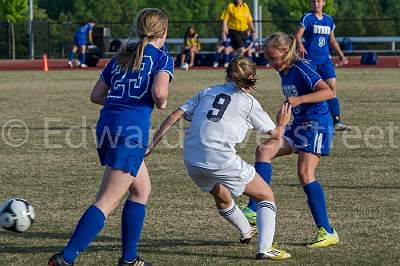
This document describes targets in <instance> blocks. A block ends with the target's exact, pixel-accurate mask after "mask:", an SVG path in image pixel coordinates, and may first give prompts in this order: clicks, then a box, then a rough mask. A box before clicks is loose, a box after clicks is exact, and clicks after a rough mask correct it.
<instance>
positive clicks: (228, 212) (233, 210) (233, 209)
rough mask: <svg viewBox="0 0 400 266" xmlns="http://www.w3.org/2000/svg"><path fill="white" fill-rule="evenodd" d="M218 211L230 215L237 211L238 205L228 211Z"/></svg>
mask: <svg viewBox="0 0 400 266" xmlns="http://www.w3.org/2000/svg"><path fill="white" fill-rule="evenodd" d="M218 211H219V214H220V215H221V216H229V215H231V214H232V213H234V212H235V211H236V205H234V206H233V207H232V209H230V210H227V211H222V210H218Z"/></svg>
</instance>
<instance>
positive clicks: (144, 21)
mask: <svg viewBox="0 0 400 266" xmlns="http://www.w3.org/2000/svg"><path fill="white" fill-rule="evenodd" d="M167 28H168V17H167V16H166V15H165V14H164V12H162V11H161V10H160V9H158V8H145V9H142V10H141V11H140V12H139V14H138V16H137V17H136V19H135V22H134V24H133V26H132V32H131V34H130V36H129V38H128V41H127V42H126V43H125V45H124V46H123V48H122V49H121V50H120V51H119V52H118V54H117V55H116V56H115V57H116V59H117V61H118V63H119V65H120V66H121V69H122V70H132V71H139V70H140V67H141V65H142V61H143V54H144V49H145V48H146V46H147V44H148V43H149V42H150V41H153V40H155V39H158V38H162V37H163V36H164V34H165V32H166V31H167ZM135 36H138V37H139V42H138V43H136V44H133V43H132V42H133V40H134V39H135Z"/></svg>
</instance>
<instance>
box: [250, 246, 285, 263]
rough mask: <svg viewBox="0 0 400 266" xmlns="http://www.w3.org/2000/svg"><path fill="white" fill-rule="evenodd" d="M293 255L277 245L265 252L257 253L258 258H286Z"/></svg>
mask: <svg viewBox="0 0 400 266" xmlns="http://www.w3.org/2000/svg"><path fill="white" fill-rule="evenodd" d="M290 257H292V255H290V254H289V253H288V252H287V251H286V250H283V249H278V248H275V247H272V248H271V249H269V250H268V251H267V252H265V253H258V254H257V255H256V259H257V260H266V259H270V260H285V259H288V258H290Z"/></svg>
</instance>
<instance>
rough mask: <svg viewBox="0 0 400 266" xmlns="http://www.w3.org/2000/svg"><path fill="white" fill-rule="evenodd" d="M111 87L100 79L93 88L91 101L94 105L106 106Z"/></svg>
mask: <svg viewBox="0 0 400 266" xmlns="http://www.w3.org/2000/svg"><path fill="white" fill-rule="evenodd" d="M108 90H109V87H108V85H107V84H106V83H105V82H104V80H102V79H99V80H98V81H97V82H96V84H95V85H94V87H93V90H92V93H91V94H90V101H91V102H92V103H96V104H100V105H104V103H105V101H106V98H107V94H108Z"/></svg>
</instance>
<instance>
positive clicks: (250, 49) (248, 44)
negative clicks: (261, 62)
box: [243, 31, 257, 59]
mask: <svg viewBox="0 0 400 266" xmlns="http://www.w3.org/2000/svg"><path fill="white" fill-rule="evenodd" d="M256 39H257V35H256V32H255V31H252V32H251V31H247V37H246V39H245V40H244V50H243V56H246V57H248V58H250V59H253V53H255V42H256Z"/></svg>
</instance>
